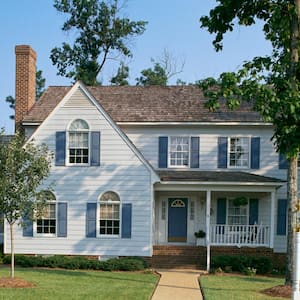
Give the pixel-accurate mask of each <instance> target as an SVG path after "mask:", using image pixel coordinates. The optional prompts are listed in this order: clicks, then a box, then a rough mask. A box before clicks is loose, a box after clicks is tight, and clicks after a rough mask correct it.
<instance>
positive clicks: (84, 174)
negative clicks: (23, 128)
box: [5, 93, 152, 256]
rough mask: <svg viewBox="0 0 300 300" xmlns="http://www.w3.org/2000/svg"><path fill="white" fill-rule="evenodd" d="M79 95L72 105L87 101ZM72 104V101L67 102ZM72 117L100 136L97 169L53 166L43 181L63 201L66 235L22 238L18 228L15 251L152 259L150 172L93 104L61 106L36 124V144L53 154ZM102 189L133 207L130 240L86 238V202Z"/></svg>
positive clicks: (96, 196)
mask: <svg viewBox="0 0 300 300" xmlns="http://www.w3.org/2000/svg"><path fill="white" fill-rule="evenodd" d="M78 94H80V93H75V100H76V101H75V103H80V104H82V103H84V102H85V101H87V100H86V99H80V97H79V98H78ZM82 95H83V94H82V93H81V96H82ZM82 97H83V96H82ZM73 100H74V99H73ZM73 100H72V97H71V98H70V99H69V102H68V103H69V104H70V103H72V101H73ZM88 103H89V102H88ZM73 104H74V102H73ZM77 118H81V119H84V120H85V121H87V122H88V124H89V126H90V129H91V130H96V131H100V132H101V145H100V147H101V150H100V157H101V160H100V166H99V167H89V166H62V167H57V166H54V165H53V166H52V170H51V175H50V177H49V178H48V180H47V183H51V182H53V183H54V194H55V196H56V199H57V201H58V202H67V203H68V236H67V238H55V237H54V238H45V237H26V238H25V237H23V236H22V230H21V229H20V228H19V229H17V230H16V233H15V251H16V253H33V254H78V255H79V254H87V255H124V256H125V255H136V256H149V255H151V252H152V245H151V226H152V225H151V215H152V199H151V195H152V194H151V174H150V170H149V168H147V167H146V166H145V165H144V164H143V162H142V161H141V160H140V159H139V158H138V157H137V156H136V154H135V153H134V152H133V151H132V150H131V149H130V148H129V147H128V145H127V144H126V143H125V141H124V140H123V139H122V138H121V136H120V135H119V134H118V133H117V132H116V131H115V130H114V129H113V128H112V126H111V125H110V124H109V122H108V121H107V120H106V119H105V117H104V116H103V115H102V114H101V113H100V112H99V111H98V110H97V109H96V107H95V106H92V105H90V104H89V105H87V106H85V107H80V108H75V107H70V106H69V105H67V106H64V107H61V108H60V109H58V110H57V111H56V112H54V113H53V114H52V115H51V116H50V117H49V118H48V119H47V120H46V121H45V122H44V123H43V125H41V127H40V128H39V130H38V131H37V133H36V135H35V137H34V138H35V141H36V142H37V143H46V144H47V145H48V147H49V150H50V151H52V152H53V153H54V152H55V132H56V131H65V130H66V129H67V128H68V125H69V124H70V122H71V121H72V120H74V119H77ZM105 191H114V192H116V193H118V194H119V196H120V199H121V203H131V204H132V232H131V236H132V237H131V238H130V239H122V238H109V237H107V238H103V237H101V238H86V237H85V234H86V203H88V202H97V201H98V199H99V196H100V195H101V194H102V193H103V192H105ZM7 228H8V227H7ZM6 237H7V240H6V248H5V251H6V252H9V251H10V247H9V238H8V237H9V234H8V231H7V232H6Z"/></svg>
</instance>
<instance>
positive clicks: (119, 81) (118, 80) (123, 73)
mask: <svg viewBox="0 0 300 300" xmlns="http://www.w3.org/2000/svg"><path fill="white" fill-rule="evenodd" d="M128 77H129V67H128V66H125V64H124V63H123V62H122V63H121V65H120V67H119V68H118V72H117V74H116V75H115V76H113V77H112V78H111V80H110V83H111V84H112V85H129V83H128V80H127V78H128Z"/></svg>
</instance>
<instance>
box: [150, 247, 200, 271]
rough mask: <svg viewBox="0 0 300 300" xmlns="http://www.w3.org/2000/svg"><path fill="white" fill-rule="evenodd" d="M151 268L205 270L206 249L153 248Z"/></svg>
mask: <svg viewBox="0 0 300 300" xmlns="http://www.w3.org/2000/svg"><path fill="white" fill-rule="evenodd" d="M151 266H152V267H153V268H157V269H205V268H206V247H201V246H187V245H185V246H175V245H157V246H153V256H152V259H151Z"/></svg>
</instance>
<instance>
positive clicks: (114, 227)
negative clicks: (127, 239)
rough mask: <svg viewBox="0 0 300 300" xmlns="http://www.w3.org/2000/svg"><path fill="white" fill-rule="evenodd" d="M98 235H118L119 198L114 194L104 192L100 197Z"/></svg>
mask: <svg viewBox="0 0 300 300" xmlns="http://www.w3.org/2000/svg"><path fill="white" fill-rule="evenodd" d="M99 217H100V218H99V233H100V235H107V236H112V235H119V234H120V198H119V196H118V194H116V193H115V192H111V191H109V192H106V193H104V194H103V195H102V196H101V197H100V215H99Z"/></svg>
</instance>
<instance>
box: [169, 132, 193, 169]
mask: <svg viewBox="0 0 300 300" xmlns="http://www.w3.org/2000/svg"><path fill="white" fill-rule="evenodd" d="M169 153H170V156H169V165H170V166H172V167H185V166H186V167H188V166H189V159H190V157H189V156H190V155H189V153H190V138H189V137H182V136H171V137H170V149H169Z"/></svg>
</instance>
